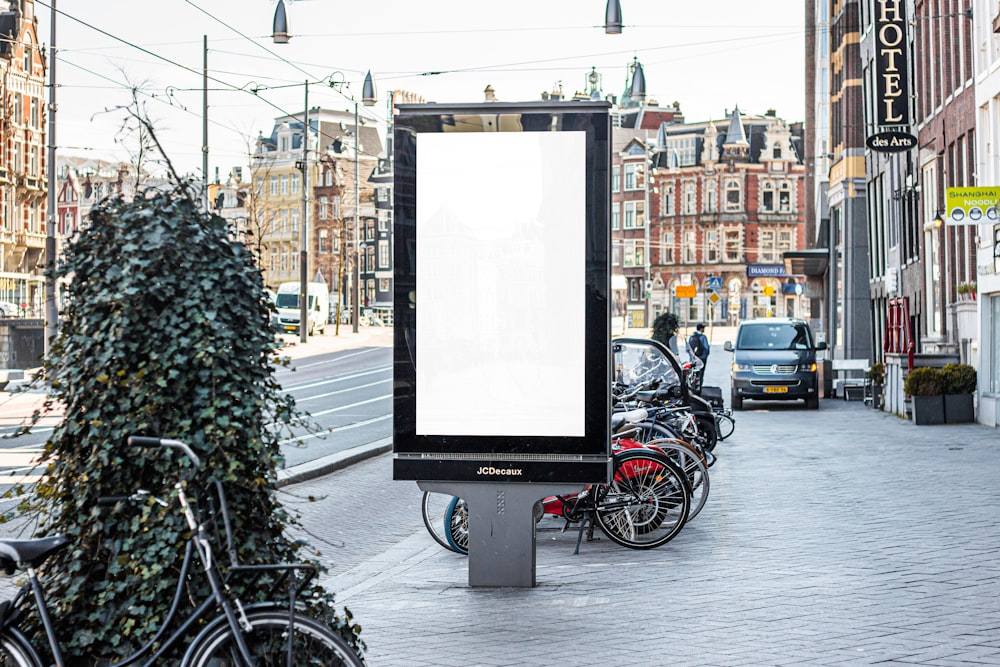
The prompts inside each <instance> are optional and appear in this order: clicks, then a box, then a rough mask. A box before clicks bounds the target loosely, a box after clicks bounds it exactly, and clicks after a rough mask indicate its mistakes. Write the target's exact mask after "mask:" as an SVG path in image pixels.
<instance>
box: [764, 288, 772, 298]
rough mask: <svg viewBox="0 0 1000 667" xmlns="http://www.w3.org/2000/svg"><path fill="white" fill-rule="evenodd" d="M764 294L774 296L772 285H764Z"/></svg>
mask: <svg viewBox="0 0 1000 667" xmlns="http://www.w3.org/2000/svg"><path fill="white" fill-rule="evenodd" d="M764 296H774V286H773V285H764Z"/></svg>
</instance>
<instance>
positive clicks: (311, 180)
mask: <svg viewBox="0 0 1000 667" xmlns="http://www.w3.org/2000/svg"><path fill="white" fill-rule="evenodd" d="M302 116H303V114H298V115H291V116H284V117H281V118H277V119H276V120H275V125H274V127H273V128H272V131H271V134H270V135H269V136H267V137H264V136H263V135H261V136H259V137H258V139H257V147H256V150H255V152H254V155H253V156H252V163H251V178H252V183H253V188H252V199H253V203H252V204H251V205H250V207H249V209H248V225H249V227H250V229H251V231H252V232H253V235H254V239H255V241H254V243H255V244H256V249H257V252H258V253H259V257H260V262H261V268H262V269H263V273H264V278H265V283H266V285H267V286H268V287H269V288H270V289H276V288H277V286H278V285H279V284H281V283H283V282H294V281H298V280H299V279H300V268H299V267H300V257H301V255H302V249H303V247H305V248H307V249H308V252H307V261H308V262H309V265H308V266H307V267H306V274H307V276H309V278H310V280H322V281H323V282H326V283H327V286H328V287H329V288H330V291H331V293H337V294H339V295H340V297H339V298H341V299H342V300H343V299H345V298H347V297H348V296H349V295H350V294H351V293H352V291H351V289H350V287H351V285H350V284H348V289H347V290H346V292H340V291H339V287H340V285H339V284H338V283H339V282H341V281H338V283H334V282H332V281H334V280H336V279H337V278H336V276H337V275H339V274H341V273H344V271H342V269H341V267H342V266H345V265H344V262H345V261H346V262H347V263H348V264H347V265H349V266H350V267H353V264H352V262H353V259H354V252H355V250H356V249H358V248H360V234H361V232H362V231H363V230H364V229H365V227H364V221H365V220H372V219H374V218H375V210H374V205H373V199H374V194H373V191H372V187H371V185H370V184H369V183H368V175H369V174H371V172H372V171H373V170H374V168H375V165H376V163H377V161H378V156H379V154H380V153H381V152H382V142H381V139H380V137H379V133H378V131H377V129H376V128H374V127H370V126H368V125H366V124H364V123H361V122H359V126H358V136H357V147H358V148H357V151H356V152H355V136H354V122H355V116H354V114H353V113H350V112H345V111H334V110H328V109H312V110H310V111H309V149H308V159H306V158H305V153H304V151H303V134H304V133H303V127H304V125H303V122H302ZM355 162H357V169H355ZM304 168H308V170H309V171H308V185H307V187H308V189H309V192H308V193H306V196H305V197H303V169H304ZM355 172H357V173H358V174H359V176H358V187H357V188H355V187H354V183H355ZM338 183H339V185H338ZM316 188H318V189H319V191H318V192H317V191H316V190H315V189H316ZM355 192H357V194H358V196H355ZM322 197H326V204H327V207H326V209H325V211H324V210H323V209H322V204H323V200H322V199H321V198H322ZM306 212H308V213H306ZM323 213H326V215H322V214H323ZM334 213H336V216H335V217H334V215H333V214H334ZM304 214H306V215H305V217H307V218H308V220H305V221H304V220H303V217H304ZM314 220H315V221H317V222H316V223H315V224H314V222H313V221H314ZM355 229H357V230H358V232H359V233H358V236H357V237H355V233H354V232H355ZM321 230H325V233H323V235H322V236H321V233H322V232H321ZM303 234H305V235H306V236H307V238H305V239H303V236H302V235H303ZM324 237H325V239H324ZM356 238H357V239H358V240H357V241H356ZM321 239H322V240H325V243H324V245H323V246H322V248H321V247H320V241H321ZM335 239H339V241H335ZM345 242H346V243H347V244H348V245H347V246H346V248H347V250H348V257H347V258H346V260H345V258H344V257H343V256H342V255H343V248H344V247H345V246H344V243H345ZM303 243H304V246H303ZM321 250H322V252H321ZM351 271H353V269H351ZM351 271H347V272H346V273H347V274H348V283H349V282H350V280H352V277H351V276H350V273H351Z"/></svg>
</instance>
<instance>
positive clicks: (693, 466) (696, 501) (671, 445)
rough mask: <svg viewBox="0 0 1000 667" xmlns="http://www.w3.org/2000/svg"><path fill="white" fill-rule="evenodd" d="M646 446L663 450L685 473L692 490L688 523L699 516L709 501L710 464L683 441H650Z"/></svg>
mask: <svg viewBox="0 0 1000 667" xmlns="http://www.w3.org/2000/svg"><path fill="white" fill-rule="evenodd" d="M646 446H647V447H656V448H657V449H661V450H663V452H664V454H666V455H667V457H668V458H669V459H670V461H671V462H672V463H674V464H675V465H676V466H677V467H678V468H680V469H681V470H683V471H684V478H685V479H686V480H687V483H688V488H689V489H690V490H691V503H690V505H691V507H690V509H688V515H687V521H690V520H691V519H693V518H695V517H696V516H698V513H699V512H701V510H702V508H703V507H705V503H706V501H707V500H708V490H709V479H708V464H707V463H706V461H705V458H704V457H703V456H702V455H701V454H700V452H698V450H697V449H695V448H694V447H693V446H691V445H689V444H688V443H686V442H684V441H683V440H650V441H649V442H647V443H646Z"/></svg>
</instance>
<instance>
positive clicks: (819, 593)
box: [279, 336, 1000, 667]
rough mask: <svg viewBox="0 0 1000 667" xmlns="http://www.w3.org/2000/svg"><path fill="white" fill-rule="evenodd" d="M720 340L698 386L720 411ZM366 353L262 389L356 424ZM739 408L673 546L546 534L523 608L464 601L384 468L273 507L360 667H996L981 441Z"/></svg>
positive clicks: (400, 485)
mask: <svg viewBox="0 0 1000 667" xmlns="http://www.w3.org/2000/svg"><path fill="white" fill-rule="evenodd" d="M722 340H723V337H722V336H719V337H714V338H713V346H712V355H711V357H710V358H709V362H708V370H707V373H706V381H707V384H714V385H719V386H721V387H722V388H723V395H724V396H726V397H727V398H728V383H727V381H726V378H727V373H728V364H729V363H730V359H731V357H730V355H729V354H728V353H726V352H724V351H723V350H722ZM385 344H388V339H387V340H386V342H385ZM317 347H318V345H317ZM367 347H372V345H363V346H362V347H360V348H356V349H355V350H353V351H348V350H346V349H344V350H339V351H337V350H334V351H328V352H323V353H321V355H317V356H306V355H305V354H304V353H305V350H299V351H297V352H296V354H297V355H301V356H297V357H296V360H295V363H296V364H298V368H299V370H298V371H296V372H295V373H291V374H289V377H294V378H295V379H294V381H292V380H291V379H288V380H286V379H284V378H283V379H282V383H283V385H284V386H286V387H287V388H289V389H290V390H292V391H296V392H300V393H299V394H297V395H298V396H301V397H307V396H315V395H318V394H334V392H337V391H340V390H343V389H345V388H347V387H348V386H350V385H349V383H352V382H355V383H357V385H374V386H372V387H367V388H363V387H361V386H358V387H357V388H356V392H352V393H349V394H347V395H345V394H335V395H336V396H340V400H342V402H341V403H338V404H336V405H342V406H345V409H344V410H341V411H339V412H336V413H329V415H330V419H329V421H326V420H327V415H321V416H320V417H319V418H321V419H324V422H323V424H324V425H325V427H326V428H340V427H342V426H343V425H346V424H348V423H350V420H345V421H341V422H338V421H336V420H335V419H333V416H334V415H336V416H337V418H340V417H345V416H347V415H351V418H352V419H358V420H371V419H375V416H377V412H375V413H371V412H368V405H380V403H378V402H377V401H373V403H371V404H362V403H363V402H364V401H368V400H370V399H375V398H376V397H378V396H379V395H380V392H382V393H387V392H388V391H389V387H388V385H384V386H382V385H378V384H375V383H378V382H379V380H380V378H382V377H383V376H382V372H381V371H375V369H377V368H378V367H379V366H380V365H385V362H384V361H382V359H383V357H381V356H380V355H382V354H387V353H388V350H389V348H387V347H386V348H384V349H383V350H381V351H366V350H365V349H364V348H367ZM328 354H329V355H330V356H329V357H327V356H325V355H328ZM326 367H329V370H324V369H325V368H326ZM369 371H371V374H370V375H365V373H368V372H369ZM385 373H386V376H388V374H389V371H385ZM354 376H360V377H354ZM317 383H325V384H317ZM310 385H316V386H312V387H310ZM368 390H371V392H372V393H365V392H366V391H368ZM309 392H314V393H309ZM315 400H316V402H317V404H319V402H320V401H324V400H327V399H325V398H323V399H320V398H317V399H315ZM359 404H362V405H359ZM324 405H327V404H324ZM747 405H748V407H749V409H748V410H746V411H743V412H738V413H735V417H736V430H735V433H734V434H733V435H732V436H731V437H730V438H729V439H727V440H725V441H723V442H721V443H720V444H719V445H718V447H717V448H716V450H715V451H716V454H717V455H718V462H717V463H716V465H715V466H714V467H713V468H712V469H711V478H712V485H711V495H710V497H709V499H708V504H707V506H706V507H705V509H704V511H703V512H702V513H701V514H700V515H699V516H698V517H697V518H696V519H695V520H694V521H693V522H691V523H690V524H688V525H687V526H685V528H684V529H683V531H682V532H681V533H680V535H679V536H678V537H677V538H676V539H674V540H673V541H671V542H670V543H669V544H666V545H664V546H662V547H660V548H657V549H651V550H647V551H635V550H629V549H625V548H623V547H619V546H617V545H615V544H614V543H612V542H611V541H610V540H607V539H598V540H596V541H593V542H587V541H584V542H583V543H582V544H581V546H580V553H579V554H578V555H574V553H573V552H574V549H575V548H576V542H577V537H578V531H577V530H575V529H570V530H568V531H566V532H563V531H562V524H561V522H560V521H558V520H555V519H551V518H546V519H544V520H543V521H542V523H540V524H539V526H538V536H537V548H536V558H537V580H538V586H537V587H536V588H534V589H472V588H469V587H468V582H467V577H468V570H467V560H466V558H465V557H463V556H459V555H458V554H454V553H452V552H449V551H446V550H444V549H442V548H441V547H440V546H438V545H437V544H436V543H435V542H434V541H433V540H432V538H431V537H430V536H429V535H428V533H427V531H426V529H425V527H424V525H423V523H422V520H421V516H420V497H421V493H420V491H419V489H418V488H417V486H416V484H415V483H413V482H394V481H392V470H391V468H392V466H391V461H392V457H391V454H384V455H381V456H377V457H374V458H371V459H368V460H365V461H363V462H360V463H357V464H354V465H351V466H349V467H347V468H344V469H342V470H340V471H338V472H335V473H333V474H328V475H324V476H321V477H318V478H316V479H312V480H309V481H305V482H300V483H295V484H291V485H289V486H286V487H283V488H282V489H281V490H280V491H279V494H280V498H281V501H282V503H283V504H284V506H285V507H286V508H287V509H289V510H290V511H292V512H294V513H296V514H297V515H298V516H299V526H298V527H297V528H295V529H294V530H293V532H294V533H295V536H296V537H303V538H305V539H307V540H308V541H309V543H310V544H311V547H312V548H313V553H314V555H315V556H316V557H317V558H318V559H319V560H320V561H321V562H322V563H324V564H325V565H326V566H327V567H328V568H329V571H328V572H327V573H326V575H324V579H323V581H324V583H325V585H326V586H327V587H328V588H329V589H330V590H332V591H334V592H335V593H336V594H337V600H338V604H339V605H346V606H347V607H349V608H350V609H351V611H352V612H353V613H354V615H355V618H356V621H357V622H358V623H359V624H360V625H361V627H362V635H361V636H362V637H363V638H364V640H365V641H366V642H367V644H368V647H369V648H368V660H369V664H371V665H373V666H382V665H390V666H395V665H400V666H402V665H405V666H407V667H410V666H416V667H420V666H425V665H426V666H431V665H433V666H435V667H436V666H441V665H456V666H457V665H462V666H474V665H483V666H500V665H545V666H551V665H583V666H586V665H606V664H609V663H613V664H627V665H778V664H801V665H816V664H824V665H857V664H876V663H890V664H919V665H942V666H944V665H958V664H966V665H967V664H970V663H971V664H1000V641H998V639H997V636H996V628H997V627H1000V603H998V602H997V600H998V599H1000V563H998V562H997V559H996V553H997V551H998V550H1000V528H998V527H997V522H996V520H995V517H996V516H997V514H998V512H1000V496H998V494H996V492H995V487H996V483H997V472H996V471H997V470H998V469H1000V448H998V447H997V442H998V440H997V436H996V431H995V430H993V429H989V428H986V427H983V426H980V425H973V424H962V425H951V426H936V427H917V426H913V425H912V424H911V423H910V422H908V421H905V420H902V419H899V418H898V417H895V416H893V415H890V414H886V413H883V412H879V411H876V410H873V409H871V408H869V407H867V406H865V405H864V404H863V403H861V402H858V401H853V402H845V401H843V400H840V399H824V400H822V401H821V405H820V409H819V410H818V411H810V410H806V409H804V407H803V406H801V404H798V403H791V404H781V403H771V404H766V403H748V404H747ZM329 407H334V404H329V405H328V407H327V408H325V409H329ZM382 409H383V410H385V411H388V409H389V406H388V401H386V405H385V406H383V407H382ZM313 414H314V415H315V414H316V411H313ZM373 415H375V416H373ZM338 424H340V426H338ZM382 428H385V429H389V424H388V422H387V421H386V422H385V423H383V421H376V422H373V423H371V424H369V425H366V426H364V427H359V428H358V429H356V430H357V431H359V432H360V433H362V434H371V435H369V436H367V437H361V440H370V439H371V438H374V437H382V436H381V433H383V431H380V430H378V429H382ZM343 434H352V435H354V434H353V433H352V432H351V430H342V431H339V432H337V433H335V434H332V435H331V437H329V438H327V439H326V440H318V439H313V440H308V441H307V444H306V447H305V451H312V450H314V449H318V448H319V447H321V446H323V444H324V443H329V444H330V445H331V446H332V447H340V446H341V445H343V444H344V443H343V442H342V441H343V440H344V436H343ZM310 455H312V454H310ZM539 490H540V492H541V493H543V494H544V491H543V490H542V488H541V486H540V487H539ZM595 536H597V537H599V536H600V531H599V530H598V531H596V534H595Z"/></svg>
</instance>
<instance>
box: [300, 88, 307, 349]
mask: <svg viewBox="0 0 1000 667" xmlns="http://www.w3.org/2000/svg"><path fill="white" fill-rule="evenodd" d="M308 237H309V82H308V81H306V95H305V111H304V113H303V116H302V230H301V231H300V232H299V239H300V243H299V248H300V250H299V340H300V341H301V342H303V343H305V342H306V341H307V340H308V336H309V334H308V329H309V244H308Z"/></svg>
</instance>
